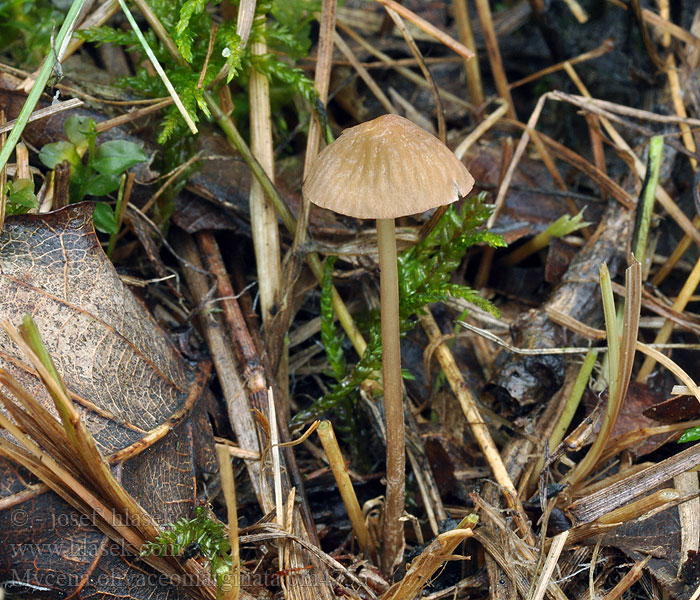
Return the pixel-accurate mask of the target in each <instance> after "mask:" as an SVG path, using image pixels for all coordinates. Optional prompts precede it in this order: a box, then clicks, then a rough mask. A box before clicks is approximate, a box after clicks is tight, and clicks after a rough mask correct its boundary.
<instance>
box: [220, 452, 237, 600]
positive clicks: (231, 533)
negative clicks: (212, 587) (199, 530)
mask: <svg viewBox="0 0 700 600" xmlns="http://www.w3.org/2000/svg"><path fill="white" fill-rule="evenodd" d="M216 452H217V457H218V459H219V477H220V479H221V491H222V492H223V495H224V501H225V502H226V512H227V514H228V539H229V543H230V545H231V569H230V571H229V576H228V580H227V582H226V584H225V586H224V589H223V592H224V600H238V596H239V594H240V590H241V556H240V546H239V543H238V510H237V508H236V483H235V480H234V478H233V469H232V468H231V457H230V455H229V451H228V448H227V447H226V446H223V445H217V447H216ZM226 587H229V589H228V590H227V589H226Z"/></svg>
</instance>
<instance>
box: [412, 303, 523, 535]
mask: <svg viewBox="0 0 700 600" xmlns="http://www.w3.org/2000/svg"><path fill="white" fill-rule="evenodd" d="M419 319H420V322H421V324H422V325H423V329H424V331H425V333H426V335H427V336H428V339H429V340H431V341H432V340H434V339H437V338H439V337H440V336H441V335H442V332H441V331H440V328H439V327H438V325H437V323H436V322H435V319H434V318H433V316H432V314H431V313H430V311H429V310H428V309H427V308H426V309H425V312H424V314H422V315H419ZM435 355H436V357H437V359H438V361H439V363H440V365H441V366H442V369H443V371H444V372H445V377H446V378H447V381H448V382H449V384H450V387H451V388H452V391H453V393H454V394H455V396H456V397H457V400H458V401H459V403H460V406H461V408H462V412H463V413H464V416H465V417H466V419H467V423H468V424H469V427H470V428H471V431H472V434H473V435H474V438H475V439H476V441H477V443H478V444H479V447H480V448H481V451H482V452H483V453H484V457H485V459H486V462H487V463H488V465H489V467H490V468H491V471H492V472H493V475H494V478H495V479H496V481H497V482H498V484H499V485H500V486H501V488H502V489H503V492H504V495H505V497H506V502H507V503H508V504H509V505H510V506H511V507H512V508H514V509H515V510H516V519H517V521H518V527H519V528H520V530H521V532H522V534H523V535H525V536H526V537H527V536H530V535H531V534H530V529H529V525H528V519H527V517H526V516H525V512H524V510H523V507H522V503H521V502H520V499H519V497H518V492H517V490H516V489H515V486H514V485H513V482H512V480H511V478H510V476H509V475H508V471H507V469H506V467H505V465H504V464H503V460H502V459H501V455H500V453H499V452H498V448H496V445H495V444H494V442H493V439H492V437H491V434H490V432H489V430H488V427H487V426H486V424H485V422H484V419H483V418H482V416H481V414H480V413H479V409H478V408H477V406H476V399H475V398H474V397H473V396H472V394H471V392H470V391H469V388H468V386H467V385H466V382H465V381H464V377H463V376H462V373H461V371H460V370H459V367H458V366H457V363H456V362H455V359H454V357H453V356H452V352H451V351H450V349H449V347H448V346H447V344H445V343H440V344H439V345H438V346H437V348H436V350H435Z"/></svg>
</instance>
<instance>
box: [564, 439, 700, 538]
mask: <svg viewBox="0 0 700 600" xmlns="http://www.w3.org/2000/svg"><path fill="white" fill-rule="evenodd" d="M698 464H700V445H695V446H691V447H690V448H687V449H686V450H683V451H681V452H679V453H678V454H676V455H674V456H671V457H669V458H667V459H665V460H662V461H661V462H659V463H657V464H654V465H651V466H649V467H647V468H646V469H642V470H641V471H639V472H638V473H634V474H632V475H630V476H629V477H625V478H623V479H620V480H619V481H616V482H615V483H613V484H612V485H609V486H607V487H605V488H603V489H601V490H598V491H597V492H594V493H592V494H590V495H588V496H586V497H584V498H580V499H579V500H576V501H575V502H573V503H572V504H571V505H569V507H568V508H567V509H566V512H567V513H568V514H569V516H570V517H571V518H572V521H573V523H574V524H579V523H590V522H591V521H594V520H596V519H598V518H599V517H601V516H603V515H604V514H606V513H609V512H610V511H612V510H615V509H616V508H619V507H620V506H623V505H625V504H627V503H628V502H629V501H631V500H632V499H633V498H636V497H637V496H639V495H641V494H643V493H644V492H647V491H649V490H651V489H653V488H655V487H656V486H658V485H660V484H661V483H663V482H664V481H668V480H669V479H671V478H673V477H675V476H676V475H679V474H681V473H684V472H685V471H688V470H690V469H692V468H693V467H695V466H696V465H698Z"/></svg>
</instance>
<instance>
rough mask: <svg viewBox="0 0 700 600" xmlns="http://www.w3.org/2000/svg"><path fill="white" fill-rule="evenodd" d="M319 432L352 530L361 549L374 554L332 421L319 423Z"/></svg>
mask: <svg viewBox="0 0 700 600" xmlns="http://www.w3.org/2000/svg"><path fill="white" fill-rule="evenodd" d="M317 433H318V437H319V439H320V440H321V444H322V445H323V449H324V450H325V452H326V456H327V457H328V464H329V465H330V467H331V471H332V472H333V477H334V478H335V483H336V485H337V486H338V491H339V492H340V496H341V498H342V499H343V504H344V505H345V510H346V511H347V513H348V517H350V523H351V524H352V530H353V532H354V533H355V537H356V538H357V542H358V543H359V545H360V549H361V550H362V551H363V552H365V553H367V554H368V555H371V554H374V553H375V549H374V548H372V546H371V544H370V537H369V531H368V530H367V525H366V524H365V519H364V517H363V516H362V509H361V508H360V503H359V502H358V501H357V496H356V495H355V490H354V488H353V487H352V482H351V481H350V476H349V475H348V469H347V466H346V465H345V460H344V459H343V454H342V453H341V451H340V448H339V447H338V440H336V437H335V432H334V431H333V425H332V424H331V422H330V421H323V422H322V423H321V424H320V425H319V427H318V429H317Z"/></svg>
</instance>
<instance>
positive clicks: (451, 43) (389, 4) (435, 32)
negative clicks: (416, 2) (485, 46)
mask: <svg viewBox="0 0 700 600" xmlns="http://www.w3.org/2000/svg"><path fill="white" fill-rule="evenodd" d="M379 2H380V3H381V4H383V5H384V7H385V8H390V9H392V10H394V11H396V12H397V13H398V14H399V15H401V16H402V17H403V18H404V19H406V20H407V21H409V22H410V23H413V24H414V25H415V26H416V27H418V28H420V29H422V30H423V31H425V32H426V33H427V34H428V35H430V36H432V37H434V38H435V39H436V40H437V41H438V42H440V43H441V44H443V45H445V46H447V47H448V48H449V49H450V50H452V51H453V52H455V53H457V54H459V55H460V56H461V57H462V58H464V59H467V60H469V59H472V58H474V53H473V52H472V51H471V50H470V49H469V48H467V47H466V46H464V45H463V44H461V43H459V42H458V41H457V40H455V39H454V38H452V37H450V36H449V35H447V34H446V33H445V32H444V31H442V30H441V29H438V28H437V27H435V25H433V24H431V23H428V21H426V20H425V19H422V18H421V17H419V16H418V15H417V14H416V13H414V12H413V11H411V10H409V9H408V8H406V7H405V6H402V5H401V4H399V3H398V2H395V0H379ZM390 14H391V13H390Z"/></svg>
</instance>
